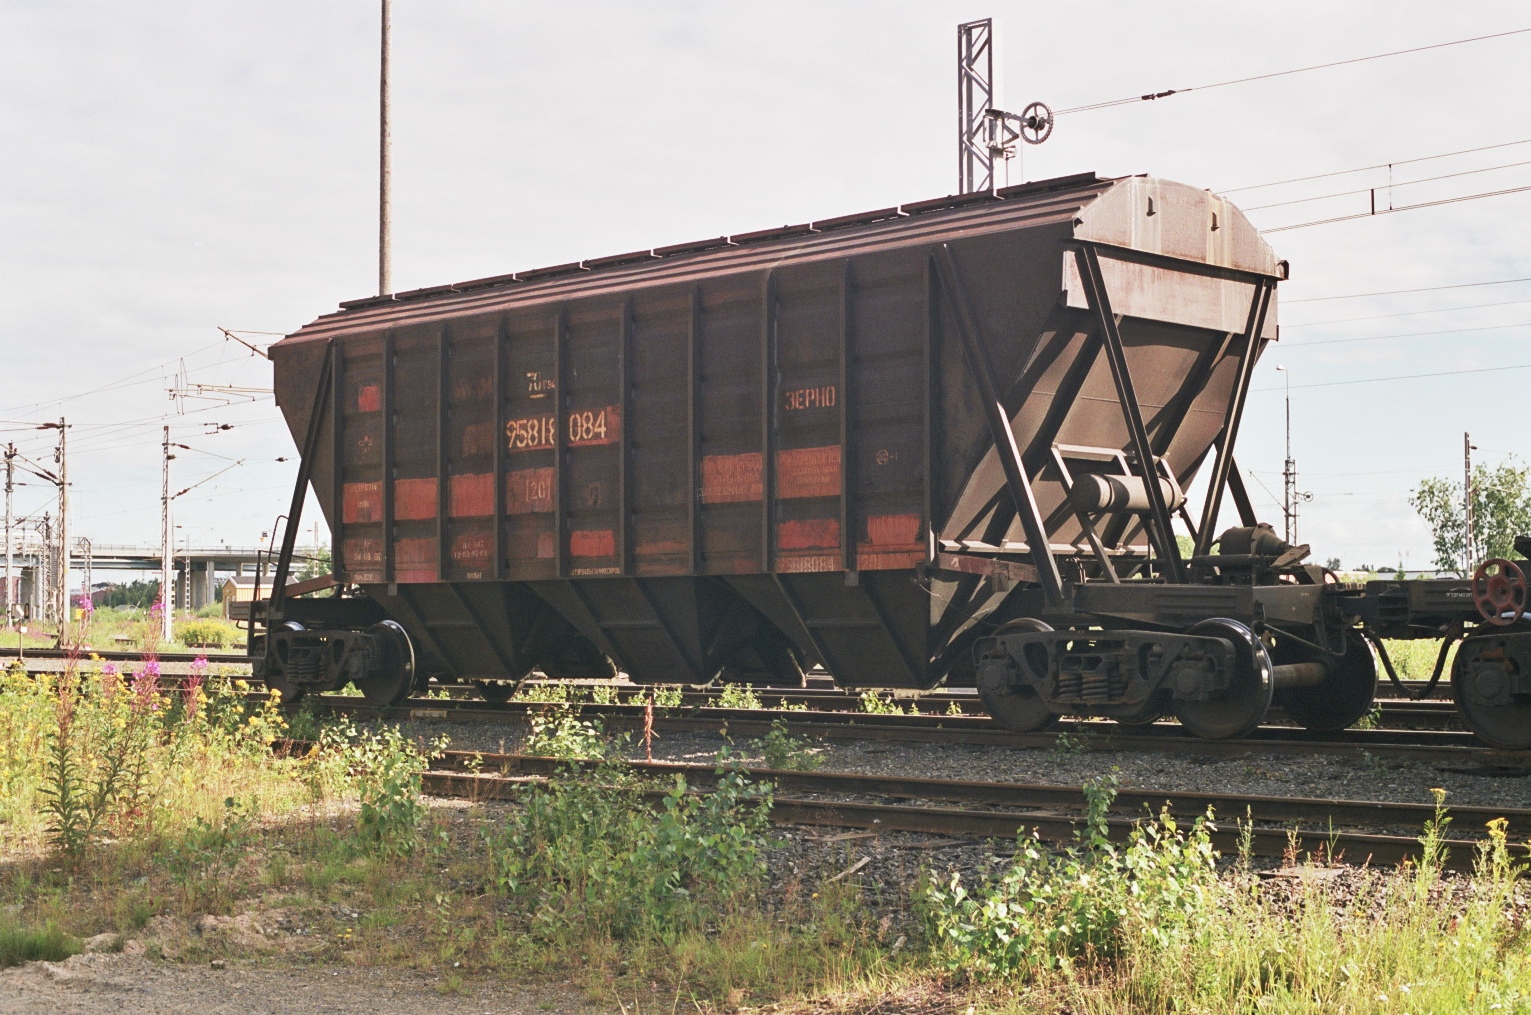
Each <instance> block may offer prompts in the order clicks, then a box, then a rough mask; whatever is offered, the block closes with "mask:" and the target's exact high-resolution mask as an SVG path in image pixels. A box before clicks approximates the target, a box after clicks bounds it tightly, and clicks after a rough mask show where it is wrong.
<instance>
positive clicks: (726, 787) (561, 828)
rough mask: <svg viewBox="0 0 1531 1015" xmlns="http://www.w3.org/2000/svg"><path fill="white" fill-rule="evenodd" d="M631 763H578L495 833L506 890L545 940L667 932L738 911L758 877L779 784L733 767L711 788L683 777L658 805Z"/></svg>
mask: <svg viewBox="0 0 1531 1015" xmlns="http://www.w3.org/2000/svg"><path fill="white" fill-rule="evenodd" d="M645 788H646V784H645V783H644V782H642V781H641V780H639V779H638V778H637V777H635V776H634V775H633V774H632V773H631V772H630V771H629V770H627V769H626V768H625V767H624V766H620V765H615V764H607V765H604V766H602V767H601V768H600V769H598V770H597V771H595V772H593V773H579V772H572V773H570V774H569V775H568V776H567V777H565V778H563V779H560V780H558V781H556V782H554V783H551V784H549V785H548V786H547V787H545V788H543V789H541V790H539V791H538V792H536V793H534V794H533V795H532V796H530V798H529V799H528V800H527V801H526V805H525V807H524V808H523V809H522V810H521V811H520V812H519V813H517V814H516V815H515V816H514V817H513V818H512V819H511V820H510V821H509V823H508V824H507V825H506V826H505V828H504V830H503V831H502V832H500V833H498V834H496V835H494V836H492V837H491V839H490V840H489V843H488V845H489V849H490V856H491V861H492V865H493V870H494V884H495V886H496V888H497V889H498V890H499V891H501V892H503V893H504V894H505V895H506V896H508V897H509V898H510V899H511V900H512V902H513V903H514V904H515V910H516V913H517V918H518V920H519V921H520V922H522V923H523V924H524V926H525V928H526V932H527V933H529V934H530V935H531V936H532V937H533V938H534V939H536V940H539V941H542V942H570V943H572V942H578V941H581V940H583V939H584V938H585V937H587V936H588V935H590V934H592V933H596V934H599V935H601V936H606V937H609V938H611V939H613V940H619V941H620V940H626V939H634V938H650V937H652V936H655V935H657V936H660V937H665V936H668V935H671V934H674V933H675V932H677V931H681V930H686V929H691V928H699V927H702V926H704V925H706V924H708V923H709V922H710V921H713V920H715V919H716V918H717V917H718V916H719V915H720V914H723V913H727V912H731V911H733V910H735V909H736V908H737V906H738V903H739V900H741V899H747V898H749V897H751V895H752V892H753V889H754V888H756V887H758V885H759V883H760V880H761V876H762V868H761V864H760V859H761V852H762V850H764V849H765V847H766V845H767V841H766V838H765V832H766V827H767V820H768V813H769V809H770V802H771V791H770V787H769V786H768V785H755V784H751V783H750V782H748V781H747V780H746V779H745V778H744V777H743V776H741V775H739V774H738V773H725V774H723V775H722V776H721V777H720V779H719V782H718V787H717V789H716V790H715V791H714V792H712V793H709V794H707V795H705V796H696V795H694V794H690V793H688V792H687V786H686V782H685V779H684V778H683V777H681V776H677V777H676V779H675V782H674V783H673V784H672V785H671V787H670V789H669V791H668V792H667V793H665V795H664V798H663V802H662V805H661V807H660V809H659V810H658V812H657V813H656V812H655V811H654V809H653V807H652V806H651V805H649V804H648V803H647V802H646V801H645V799H644V790H645Z"/></svg>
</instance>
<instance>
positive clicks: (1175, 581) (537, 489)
mask: <svg viewBox="0 0 1531 1015" xmlns="http://www.w3.org/2000/svg"><path fill="white" fill-rule="evenodd" d="M1285 275H1286V265H1285V264H1284V262H1281V261H1278V260H1277V259H1276V257H1275V255H1274V254H1273V253H1272V251H1271V249H1270V248H1269V246H1268V245H1267V244H1266V242H1265V241H1264V240H1263V239H1262V238H1261V237H1260V236H1259V234H1258V233H1257V232H1256V231H1255V229H1254V228H1253V227H1252V226H1251V225H1250V224H1249V222H1248V221H1247V219H1246V218H1245V217H1244V215H1243V214H1242V213H1241V212H1239V210H1238V209H1237V208H1235V207H1234V206H1233V205H1231V204H1230V203H1229V202H1227V201H1225V200H1223V199H1222V198H1219V197H1217V196H1216V195H1214V194H1211V193H1209V192H1207V191H1204V190H1197V189H1194V188H1191V187H1188V186H1185V185H1182V184H1177V183H1172V182H1168V181H1164V180H1157V179H1152V178H1147V177H1130V178H1123V179H1099V178H1097V177H1095V176H1093V175H1084V176H1077V177H1069V178H1065V179H1060V180H1052V181H1045V182H1042V183H1037V184H1028V185H1025V186H1020V187H1010V188H1006V189H1002V190H999V191H997V192H995V193H992V194H990V193H983V194H971V195H962V196H958V197H951V198H944V199H939V200H935V201H926V202H920V203H915V204H909V205H903V206H901V207H896V208H887V209H882V210H879V211H874V212H869V213H866V214H862V215H849V216H845V217H842V218H837V219H831V220H827V221H816V222H812V223H807V224H803V225H797V226H786V227H783V228H780V229H771V230H765V231H761V232H756V233H748V234H743V235H732V236H722V237H718V238H716V239H711V240H704V241H700V242H696V243H690V244H680V245H676V246H672V247H667V248H660V249H654V250H642V251H636V252H633V253H630V254H623V255H618V256H614V257H604V258H596V259H593V260H588V261H580V262H577V263H572V264H566V265H559V266H556V267H551V268H544V269H540V270H535V271H528V272H520V273H517V274H514V275H505V276H500V277H496V278H487V279H480V280H477V281H472V282H466V283H460V284H457V285H450V286H440V287H436V288H431V289H421V290H417V291H414V292H407V293H399V294H395V295H390V296H386V297H379V298H371V299H363V300H355V301H352V302H349V303H345V304H342V307H341V310H340V311H339V312H337V313H334V314H330V315H327V316H324V317H321V318H319V319H318V320H316V321H314V322H313V323H311V324H309V325H307V326H306V327H304V328H302V329H300V330H299V331H297V332H296V333H294V334H293V335H291V336H289V337H288V338H286V339H284V340H283V341H281V342H279V343H277V344H276V345H275V346H273V347H272V350H271V357H272V360H273V362H274V367H275V377H276V393H277V400H278V403H279V404H280V406H281V409H282V411H283V413H284V415H285V417H286V420H287V423H288V425H289V427H290V428H291V430H292V433H293V435H294V437H295V439H296V440H297V441H298V442H299V445H300V447H302V448H303V451H304V454H303V469H302V473H301V475H300V477H299V487H298V494H299V495H300V494H301V493H302V491H303V490H304V489H305V488H306V486H307V484H309V483H312V486H313V489H314V491H315V493H316V494H317V497H318V500H319V503H320V505H321V507H322V509H323V511H324V513H325V516H326V518H327V520H328V522H329V525H330V528H331V531H332V532H333V533H334V543H333V546H334V551H333V552H334V567H335V575H336V579H337V581H338V582H339V583H341V584H342V585H343V587H345V588H347V589H352V590H355V592H354V594H351V595H347V596H342V597H339V598H336V599H331V600H299V599H293V598H291V597H288V596H286V595H285V593H283V592H281V591H279V592H278V593H277V594H275V595H274V596H273V598H272V601H271V602H270V603H268V604H265V608H264V609H263V610H260V611H257V612H258V613H259V614H260V621H261V623H260V624H259V625H258V626H259V631H258V633H257V635H256V636H255V637H254V638H252V645H251V650H252V654H253V656H254V657H255V659H256V665H257V669H258V672H260V673H261V674H262V675H264V677H265V679H266V680H267V681H268V682H269V683H270V684H271V685H272V686H274V687H278V688H280V689H281V690H283V692H284V694H285V695H286V696H287V697H289V698H292V697H295V696H299V695H301V694H302V693H303V692H304V691H306V690H309V689H313V688H325V687H337V686H340V685H342V684H344V683H345V682H346V681H347V680H356V681H357V682H358V684H360V685H361V686H362V688H363V690H364V691H366V692H367V693H368V695H369V697H373V698H375V699H378V700H386V701H392V700H396V699H398V698H399V697H401V696H402V695H404V694H406V693H408V691H409V690H410V689H411V687H412V686H414V685H415V684H416V683H417V682H419V681H423V680H424V679H425V678H426V677H427V676H428V675H429V674H431V673H442V674H450V675H451V676H453V677H455V678H458V679H462V680H473V681H478V682H480V683H481V684H482V685H483V686H485V687H486V688H487V689H488V692H489V693H491V694H494V693H496V692H498V693H504V692H505V689H506V688H507V687H508V685H509V684H511V683H513V682H515V681H517V680H519V679H520V678H522V677H524V676H525V675H526V674H527V673H529V672H531V671H532V670H533V669H541V670H543V671H544V672H546V673H548V674H549V675H553V676H580V675H600V674H609V673H612V672H614V670H615V669H621V670H622V671H625V672H626V673H628V674H629V675H631V677H632V678H633V679H635V680H639V681H651V682H683V683H706V682H710V681H712V680H715V679H719V678H721V679H725V680H747V681H751V682H755V683H774V684H782V683H794V682H798V681H800V680H801V679H802V673H803V669H804V667H806V666H808V665H811V664H815V663H817V664H821V665H823V666H824V667H825V668H826V669H827V670H828V671H829V672H830V673H831V674H832V675H833V676H834V679H835V681H836V682H837V683H839V684H841V685H843V686H849V687H882V688H929V687H932V686H934V685H936V684H939V683H941V682H943V681H951V682H953V683H962V684H966V685H969V686H971V685H972V684H974V683H976V684H977V686H978V687H979V688H980V690H981V691H982V693H983V694H984V697H985V700H986V701H987V702H988V704H989V707H990V710H991V711H992V712H993V713H994V714H995V715H996V717H998V718H999V719H1000V720H1001V721H1002V722H1004V723H1006V724H1007V725H1010V726H1012V727H1013V728H1017V729H1035V728H1041V727H1042V726H1045V725H1046V724H1047V723H1048V722H1050V721H1051V720H1052V719H1053V718H1055V717H1056V716H1057V715H1059V714H1077V715H1100V716H1113V717H1115V718H1117V719H1120V720H1122V721H1124V722H1132V723H1137V722H1146V721H1150V720H1152V719H1153V718H1155V717H1157V716H1159V715H1161V714H1164V713H1171V712H1172V713H1174V714H1175V715H1176V716H1177V717H1179V718H1180V719H1181V720H1182V722H1185V723H1186V724H1187V725H1189V726H1191V727H1192V728H1193V729H1194V730H1195V731H1196V732H1198V733H1201V734H1203V735H1207V736H1229V735H1233V734H1236V733H1239V732H1242V731H1244V730H1246V729H1248V728H1249V727H1251V726H1252V725H1254V724H1256V723H1258V722H1260V721H1261V720H1262V719H1263V718H1264V716H1265V714H1266V710H1267V708H1268V707H1269V706H1270V704H1271V703H1272V702H1273V701H1276V702H1278V703H1280V704H1282V705H1284V706H1285V707H1286V709H1287V711H1288V713H1290V714H1292V715H1293V716H1295V717H1296V718H1298V719H1299V721H1301V722H1303V723H1304V724H1305V725H1309V726H1310V727H1313V728H1316V729H1338V728H1341V727H1343V726H1344V725H1347V724H1348V723H1350V722H1352V721H1353V720H1354V719H1355V718H1357V717H1359V716H1360V715H1362V714H1364V713H1365V711H1366V710H1367V709H1368V708H1370V705H1371V702H1372V698H1373V696H1374V693H1375V685H1376V673H1375V668H1374V666H1373V663H1372V656H1371V653H1370V651H1369V650H1368V648H1367V641H1366V640H1365V639H1364V638H1363V637H1362V635H1361V633H1360V629H1359V628H1358V627H1357V618H1358V617H1360V616H1361V615H1363V614H1365V613H1366V611H1367V609H1368V607H1366V606H1365V605H1364V604H1362V605H1359V606H1358V605H1357V602H1358V601H1359V600H1356V599H1355V597H1354V596H1351V597H1350V598H1347V596H1350V593H1349V592H1347V591H1345V590H1339V589H1337V588H1336V587H1334V586H1333V585H1332V583H1329V584H1326V579H1327V577H1328V576H1326V575H1325V573H1324V572H1323V570H1322V569H1321V568H1315V567H1311V566H1308V565H1305V564H1303V563H1302V557H1303V555H1304V550H1305V548H1300V547H1290V546H1287V545H1286V544H1285V543H1283V542H1281V541H1280V540H1279V539H1276V538H1275V537H1274V534H1273V533H1271V532H1270V531H1269V529H1268V527H1259V526H1257V520H1256V519H1255V517H1254V513H1253V511H1252V509H1251V507H1250V505H1249V502H1248V498H1247V496H1245V494H1244V491H1243V487H1242V483H1241V482H1240V480H1239V474H1238V470H1237V468H1236V466H1235V464H1234V460H1233V445H1234V439H1235V437H1236V434H1237V430H1238V426H1239V421H1240V418H1241V414H1242V411H1243V404H1244V399H1245V396H1246V394H1247V392H1248V386H1249V379H1250V376H1251V373H1252V370H1253V366H1254V363H1255V361H1256V359H1257V358H1258V356H1259V354H1260V351H1261V349H1262V348H1263V346H1264V344H1265V343H1266V342H1268V341H1270V340H1272V339H1274V338H1275V336H1276V311H1275V300H1274V291H1275V286H1276V283H1277V282H1278V281H1279V280H1280V279H1282V278H1284V277H1285ZM1198 475H1201V476H1202V477H1203V479H1204V481H1205V486H1206V489H1207V490H1208V491H1209V492H1208V494H1207V496H1206V497H1205V498H1204V499H1203V503H1202V505H1201V506H1200V508H1199V509H1198V510H1197V512H1196V513H1195V514H1194V515H1193V514H1192V512H1191V511H1190V509H1189V505H1188V504H1187V503H1186V498H1185V494H1184V491H1185V490H1186V489H1188V488H1189V487H1190V486H1191V484H1192V482H1193V480H1195V479H1196V478H1197V477H1198ZM1225 495H1226V496H1227V497H1228V499H1230V500H1231V501H1232V503H1233V506H1234V507H1236V508H1237V511H1238V514H1239V519H1238V521H1237V523H1236V524H1234V525H1233V526H1232V527H1231V528H1228V529H1227V530H1226V531H1224V532H1221V533H1220V534H1219V527H1218V523H1219V514H1220V511H1221V505H1222V502H1223V500H1224V498H1225ZM300 506H301V496H298V495H295V499H294V507H295V509H296V508H298V507H300ZM1177 526H1178V528H1179V531H1180V532H1182V533H1185V534H1188V535H1189V536H1190V538H1191V541H1192V544H1193V547H1194V548H1193V549H1192V551H1191V552H1190V553H1184V552H1182V549H1181V547H1180V546H1179V544H1178V543H1177V539H1176V536H1177ZM294 531H295V526H292V525H289V529H288V537H287V540H286V544H285V547H284V556H283V561H282V569H283V573H284V574H285V568H286V562H287V561H288V560H289V559H290V556H291V546H292V541H293V539H292V536H293V533H294ZM1214 550H1215V552H1214ZM282 588H283V586H282V585H280V584H279V585H278V589H279V590H280V589H282ZM1342 593H1343V594H1342ZM1362 598H1363V599H1364V598H1365V597H1362ZM1367 601H1368V602H1374V601H1375V597H1372V599H1371V600H1367Z"/></svg>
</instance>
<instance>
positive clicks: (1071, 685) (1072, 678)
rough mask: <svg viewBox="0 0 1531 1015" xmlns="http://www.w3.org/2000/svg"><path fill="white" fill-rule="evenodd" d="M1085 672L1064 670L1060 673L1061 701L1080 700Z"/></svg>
mask: <svg viewBox="0 0 1531 1015" xmlns="http://www.w3.org/2000/svg"><path fill="white" fill-rule="evenodd" d="M1083 681H1084V674H1083V673H1080V672H1078V671H1077V670H1076V671H1074V672H1068V671H1065V672H1062V673H1059V674H1058V698H1059V700H1061V701H1080V700H1082V698H1081V695H1082V693H1083Z"/></svg>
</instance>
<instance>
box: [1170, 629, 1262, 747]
mask: <svg viewBox="0 0 1531 1015" xmlns="http://www.w3.org/2000/svg"><path fill="white" fill-rule="evenodd" d="M1186 634H1194V635H1202V636H1206V637H1212V638H1225V639H1227V640H1228V641H1231V642H1233V647H1234V670H1233V681H1232V683H1230V684H1229V686H1228V688H1227V689H1226V690H1224V691H1221V692H1219V693H1218V694H1217V695H1216V696H1215V697H1212V698H1209V699H1207V700H1206V701H1192V700H1179V699H1177V700H1176V701H1175V718H1176V719H1179V720H1180V725H1182V726H1184V727H1185V728H1186V729H1188V730H1190V731H1191V732H1192V733H1194V734H1195V735H1196V736H1198V737H1202V738H1204V739H1206V740H1225V739H1227V738H1229V737H1241V736H1243V735H1244V734H1246V733H1248V732H1249V731H1250V730H1252V729H1254V728H1255V727H1256V726H1258V725H1260V723H1261V722H1262V721H1263V720H1264V719H1265V713H1266V712H1268V711H1269V710H1270V707H1271V693H1272V690H1273V688H1274V682H1273V681H1272V678H1271V657H1270V654H1269V653H1268V652H1266V651H1265V646H1264V645H1263V644H1261V642H1260V639H1259V638H1256V637H1255V633H1254V632H1253V631H1251V630H1250V629H1249V628H1247V627H1245V626H1244V625H1243V624H1240V623H1239V622H1238V621H1236V620H1225V619H1222V618H1217V619H1215V620H1203V621H1202V622H1201V623H1199V624H1196V625H1193V626H1192V627H1191V629H1190V630H1189V631H1187V632H1186Z"/></svg>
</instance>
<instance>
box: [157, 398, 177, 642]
mask: <svg viewBox="0 0 1531 1015" xmlns="http://www.w3.org/2000/svg"><path fill="white" fill-rule="evenodd" d="M174 457H175V456H174V455H172V454H171V453H170V427H169V426H166V427H165V441H164V445H163V455H162V458H163V461H162V462H161V465H160V562H159V601H160V640H161V641H162V642H168V641H170V636H171V631H170V615H171V613H173V612H174V609H173V604H174V602H175V600H174V598H173V595H174V579H175V576H174V575H173V574H171V570H170V558H171V556H172V555H173V553H174V552H175V547H174V546H173V545H172V544H171V542H170V533H171V529H170V459H172V458H174Z"/></svg>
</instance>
